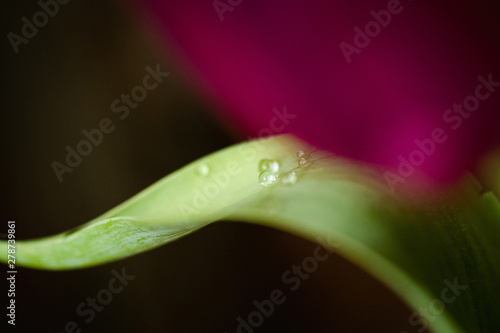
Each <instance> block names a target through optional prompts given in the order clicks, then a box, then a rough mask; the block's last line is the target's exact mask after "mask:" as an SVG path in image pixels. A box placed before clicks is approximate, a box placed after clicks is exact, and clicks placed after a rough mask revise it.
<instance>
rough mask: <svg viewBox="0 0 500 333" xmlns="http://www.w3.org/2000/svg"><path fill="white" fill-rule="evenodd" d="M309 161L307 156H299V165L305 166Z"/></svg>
mask: <svg viewBox="0 0 500 333" xmlns="http://www.w3.org/2000/svg"><path fill="white" fill-rule="evenodd" d="M308 162H309V161H308V160H307V158H304V157H301V158H299V167H303V166H305V165H306V164H307V163H308Z"/></svg>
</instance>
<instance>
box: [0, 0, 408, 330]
mask: <svg viewBox="0 0 500 333" xmlns="http://www.w3.org/2000/svg"><path fill="white" fill-rule="evenodd" d="M1 6H2V9H1V12H2V20H1V25H2V33H3V35H4V36H5V37H4V38H3V42H2V43H1V48H2V72H3V82H4V84H3V87H4V88H3V89H2V100H3V103H2V105H3V111H2V124H3V130H2V142H4V152H5V154H3V157H2V163H1V167H2V180H3V188H2V198H3V200H2V219H1V221H0V223H1V224H2V225H1V227H0V233H6V230H7V221H8V220H15V221H16V223H17V227H16V232H17V233H16V235H17V239H28V238H36V237H42V236H48V235H52V234H55V233H59V232H62V231H65V230H68V229H71V228H73V227H76V226H78V225H80V224H82V223H84V222H86V221H88V220H90V219H92V218H94V217H96V216H97V215H99V214H101V213H103V212H105V211H107V210H108V209H111V208H112V207H114V206H115V205H117V204H119V203H121V202H122V201H124V200H125V199H127V198H129V197H131V196H132V195H134V194H135V193H137V192H138V191H140V190H142V189H144V188H145V187H147V186H149V185H151V184H152V183H154V182H155V181H157V180H158V179H160V178H162V177H163V176H165V175H167V174H169V173H171V172H173V171H175V170H177V169H178V168H180V167H182V166H184V165H185V164H187V163H189V162H191V161H193V160H195V159H197V158H199V157H202V156H204V155H206V154H208V153H210V152H213V151H216V150H218V149H221V148H223V147H226V146H228V145H230V144H232V143H235V142H238V141H241V140H242V139H243V138H244V137H245V136H244V135H243V134H238V133H234V132H233V130H232V129H230V128H228V127H227V126H226V125H223V121H221V120H219V119H216V118H215V117H213V116H212V114H211V112H210V110H208V109H207V107H206V106H204V103H203V101H202V100H200V99H199V98H197V97H196V96H195V95H194V93H193V92H192V91H190V89H189V87H188V85H187V84H186V81H185V79H184V78H183V77H182V76H181V75H180V73H181V71H180V70H179V68H178V67H179V66H178V64H175V63H174V62H173V61H172V60H171V57H170V54H169V51H168V49H166V48H165V46H163V45H160V43H159V42H158V41H157V39H156V38H155V36H154V35H152V34H151V33H150V32H149V31H147V30H146V29H145V24H144V22H141V21H140V19H139V17H136V16H135V15H134V13H133V11H132V10H130V8H129V7H128V6H126V5H124V4H123V3H121V2H118V1H108V0H104V1H96V0H91V1H76V0H75V1H70V2H69V3H68V4H66V5H60V8H59V12H58V13H57V15H55V16H54V17H53V18H49V20H48V23H47V24H46V25H45V26H44V27H42V28H39V31H38V33H37V34H36V36H34V37H33V38H31V39H30V40H29V42H28V43H27V44H20V45H19V52H18V53H17V54H16V53H15V52H14V50H13V48H12V46H11V43H10V42H9V39H8V33H9V32H13V33H15V34H18V35H21V27H22V25H23V22H22V21H21V18H22V17H23V16H26V17H28V18H29V20H30V21H32V19H31V18H32V16H33V14H34V13H36V12H37V11H39V10H40V6H39V5H38V4H37V3H36V2H35V1H3V2H2V5H1ZM157 64H160V68H161V69H162V70H164V71H166V72H170V76H169V77H167V78H166V79H165V80H164V82H162V83H161V84H160V85H159V86H158V87H157V88H156V89H155V90H153V91H151V92H149V94H148V96H147V98H146V99H145V100H144V101H143V102H142V103H140V105H139V106H138V107H137V108H136V109H134V110H131V112H130V115H129V116H128V117H127V118H126V119H124V120H120V119H119V118H118V114H116V113H113V112H112V111H111V109H110V105H111V103H112V101H113V100H115V99H116V98H119V97H120V95H121V94H122V93H130V90H131V89H132V88H133V87H135V86H136V85H139V84H141V83H142V79H143V77H144V76H145V74H146V71H145V67H146V66H151V67H152V68H155V67H156V65H157ZM103 118H110V119H112V121H113V124H114V125H115V126H116V128H115V130H114V131H113V132H112V133H110V134H105V135H104V138H103V141H102V143H101V144H100V145H99V146H97V147H94V149H93V152H92V153H91V154H90V155H89V156H87V157H84V158H83V161H82V163H81V164H80V165H79V166H77V167H76V168H74V171H73V172H72V173H65V174H64V175H63V181H62V182H59V181H58V179H57V177H56V175H55V173H54V171H53V169H52V167H51V163H52V162H53V161H58V162H61V163H64V159H65V156H66V151H65V146H66V145H70V146H71V147H73V148H74V147H75V146H76V145H77V143H78V142H79V141H80V140H82V139H83V138H84V137H83V135H82V133H81V131H82V130H83V129H87V130H91V129H93V128H96V127H97V126H98V123H99V121H100V120H101V119H103ZM315 246H316V245H315V244H313V243H310V242H308V241H305V240H303V239H300V238H297V237H294V236H292V235H288V234H285V233H283V232H280V231H276V230H271V229H267V228H263V227H259V226H253V225H247V224H242V223H233V222H222V223H217V224H213V225H211V226H209V227H206V228H204V229H202V230H200V231H198V232H196V233H194V234H192V235H190V236H188V237H186V238H183V239H181V240H179V241H177V242H174V243H172V244H168V245H166V246H163V247H161V248H159V249H156V250H153V251H150V252H147V253H144V254H141V255H137V256H134V257H132V258H129V259H126V260H122V261H119V262H114V263H111V264H108V265H104V266H100V267H95V268H89V269H84V270H76V271H64V272H48V271H37V270H30V269H23V268H18V275H17V287H16V288H17V292H16V304H17V316H16V326H15V328H13V327H12V326H10V325H7V323H6V321H7V319H6V316H5V310H3V311H2V316H1V318H2V327H7V331H9V332H10V331H17V332H54V333H55V332H65V325H66V323H67V322H69V321H75V322H76V323H77V324H78V327H79V329H81V330H82V332H219V333H224V332H228V333H232V332H236V328H237V326H238V323H237V321H236V318H237V317H238V316H242V317H244V318H246V317H247V316H248V314H249V313H250V312H252V311H254V310H255V308H254V305H253V304H252V302H253V301H254V300H258V301H262V300H264V299H268V298H269V294H270V292H271V291H272V290H273V289H276V288H280V289H284V285H283V282H282V281H281V276H282V274H283V273H284V272H285V271H286V270H288V269H289V268H290V266H291V265H293V264H299V263H301V262H302V260H303V259H304V258H305V257H308V256H310V255H311V254H312V252H313V250H314V248H315ZM2 267H3V270H4V271H6V270H7V268H6V266H2ZM123 267H125V270H126V272H127V274H129V275H133V276H135V277H136V278H135V279H134V280H133V281H131V282H130V283H129V285H128V286H127V287H126V288H125V289H124V290H123V292H121V293H119V294H117V295H115V296H114V298H113V300H112V302H111V303H110V304H109V305H107V306H106V307H105V308H104V310H103V311H102V312H100V313H97V315H96V317H95V319H94V320H93V321H92V322H91V323H89V324H87V323H85V322H84V319H85V318H84V317H81V316H79V315H77V313H76V312H75V310H76V308H77V306H78V305H79V304H80V303H82V302H85V300H86V298H87V297H95V296H96V294H97V293H98V292H99V291H100V290H101V289H103V288H106V287H107V285H108V282H109V280H110V279H111V278H112V277H113V275H112V273H111V272H112V270H113V269H115V270H117V271H121V270H122V268H123ZM6 275H7V273H5V272H4V273H2V276H5V277H6ZM4 281H5V280H4ZM2 286H3V287H2V288H5V289H4V290H3V291H2V294H4V295H5V293H6V291H7V284H6V283H5V282H4V283H3V284H2ZM286 296H287V300H286V302H285V303H284V304H283V305H280V306H278V307H277V308H276V309H275V312H274V314H273V315H272V316H271V317H270V318H266V320H265V321H264V323H263V324H262V326H260V327H259V328H258V329H255V332H367V331H370V332H396V333H399V332H401V331H404V330H406V331H408V332H416V330H415V327H412V326H410V324H409V323H408V317H409V316H410V314H411V313H412V311H411V310H410V309H408V308H407V307H406V306H405V305H404V304H403V303H402V302H401V301H400V300H399V299H398V298H397V296H395V295H394V294H393V293H392V292H390V291H389V290H388V289H387V288H386V287H384V286H382V285H381V284H380V283H379V282H377V281H375V280H374V279H372V278H371V277H370V276H368V275H367V274H366V273H364V272H362V271H361V270H360V269H358V268H357V267H355V266H353V265H352V264H351V263H349V262H347V261H346V260H344V259H342V258H340V257H338V256H336V255H334V256H332V257H331V258H330V259H328V260H327V261H326V262H323V263H321V265H320V267H319V269H318V270H317V271H316V272H314V273H313V274H311V277H310V278H309V279H308V280H306V281H304V282H303V283H302V285H301V287H300V288H299V289H298V290H297V291H295V292H293V293H290V292H288V293H287V294H286ZM4 297H5V296H4ZM2 299H3V300H4V301H3V302H4V304H2V305H1V307H2V308H3V309H5V307H6V306H7V303H6V298H2ZM69 331H71V330H69ZM2 332H5V330H4V329H2ZM75 332H78V330H75ZM243 332H245V331H243Z"/></svg>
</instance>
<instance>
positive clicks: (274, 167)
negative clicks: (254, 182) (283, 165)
mask: <svg viewBox="0 0 500 333" xmlns="http://www.w3.org/2000/svg"><path fill="white" fill-rule="evenodd" d="M279 169H280V164H279V163H278V161H275V160H270V159H268V158H265V159H263V160H260V162H259V171H260V172H263V171H271V172H273V173H275V172H278V171H279Z"/></svg>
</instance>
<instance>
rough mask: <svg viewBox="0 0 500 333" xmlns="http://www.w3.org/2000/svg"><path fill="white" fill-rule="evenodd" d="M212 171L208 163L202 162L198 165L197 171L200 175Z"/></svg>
mask: <svg viewBox="0 0 500 333" xmlns="http://www.w3.org/2000/svg"><path fill="white" fill-rule="evenodd" d="M209 172H210V168H209V167H208V165H206V164H200V165H198V167H196V173H197V174H198V175H200V176H206V175H208V174H209Z"/></svg>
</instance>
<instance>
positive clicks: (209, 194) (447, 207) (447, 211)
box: [0, 136, 500, 332]
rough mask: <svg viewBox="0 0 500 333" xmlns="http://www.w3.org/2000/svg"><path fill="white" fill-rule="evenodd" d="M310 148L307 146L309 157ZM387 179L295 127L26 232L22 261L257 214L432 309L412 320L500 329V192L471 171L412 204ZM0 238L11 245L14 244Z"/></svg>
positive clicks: (109, 256)
mask: <svg viewBox="0 0 500 333" xmlns="http://www.w3.org/2000/svg"><path fill="white" fill-rule="evenodd" d="M298 151H303V152H305V154H304V155H303V156H302V157H299V156H298V155H297V152H298ZM263 159H271V160H273V161H277V162H278V163H279V164H280V170H279V172H278V173H277V176H278V178H277V179H276V181H275V182H274V183H272V184H271V185H269V186H266V187H263V186H261V185H260V181H259V173H260V171H259V163H260V162H261V161H262V160H263ZM289 172H294V173H295V174H294V175H290V174H289ZM294 176H295V177H294ZM271 178H272V177H271ZM380 179H381V177H380V175H379V173H377V172H375V171H374V170H371V169H369V168H366V167H363V166H360V165H358V164H355V163H352V162H349V161H346V160H343V159H340V158H336V157H334V156H331V155H329V154H326V153H324V152H321V151H313V150H312V149H311V148H310V147H308V146H307V145H306V144H305V143H303V142H301V141H299V140H297V139H295V138H294V137H292V136H279V137H274V138H269V139H264V140H256V141H251V142H247V143H242V144H239V145H236V146H233V147H229V148H227V149H224V150H222V151H219V152H217V153H214V154H212V155H209V156H207V157H204V158H202V159H200V160H198V161H196V162H194V163H192V164H190V165H187V166H186V167H184V168H182V169H181V170H179V171H177V172H174V173H173V174H171V175H169V176H167V177H165V178H163V179H162V180H160V181H158V182H157V183H156V184H154V185H152V186H151V187H149V188H147V189H146V190H144V191H142V192H140V193H139V194H137V195H136V196H134V197H132V198H131V199H129V200H127V201H126V202H124V203H122V204H121V205H119V206H117V207H115V208H114V209H112V210H110V211H109V212H107V213H105V214H103V215H102V216H99V217H98V218H96V219H94V220H92V221H90V222H88V223H87V224H85V225H83V226H81V227H79V228H77V229H74V230H70V231H68V232H65V233H62V234H60V235H56V236H52V237H47V238H43V239H37V240H28V241H17V242H16V264H17V265H21V266H26V267H32V268H39V269H53V270H61V269H74V268H82V267H88V266H93V265H98V264H102V263H106V262H109V261H113V260H117V259H120V258H124V257H127V256H131V255H134V254H137V253H140V252H143V251H146V250H149V249H152V248H155V247H157V246H160V245H163V244H165V243H168V242H171V241H174V240H176V239H178V238H180V237H183V236H185V235H187V234H189V233H191V232H193V231H196V230H197V229H199V228H201V227H203V226H205V225H207V224H209V223H212V222H215V221H218V220H222V219H228V220H239V221H247V222H251V223H258V224H262V225H266V226H270V227H274V228H278V229H281V230H285V231H288V232H291V233H293V234H297V235H300V236H302V237H305V238H308V239H310V240H313V241H319V242H322V243H326V244H329V245H330V246H331V247H332V248H334V249H335V251H336V252H337V253H339V254H340V255H343V256H345V257H346V258H348V259H349V260H351V261H352V262H354V263H356V264H357V265H359V266H360V267H362V268H364V269H365V270H367V271H368V272H370V273H371V274H372V275H373V276H375V277H376V278H378V279H380V280H381V281H383V282H384V283H385V284H387V286H389V288H391V289H393V290H394V291H395V292H396V293H397V294H399V295H400V296H401V297H402V298H403V299H404V300H405V301H406V302H407V303H408V304H409V305H410V306H412V307H413V308H414V309H417V310H419V311H421V310H424V313H422V314H421V315H422V317H423V319H418V318H417V317H415V318H413V319H411V318H410V320H413V325H415V326H417V328H420V327H422V326H424V325H425V326H427V325H428V326H429V327H431V328H433V329H434V330H435V331H436V332H493V331H495V329H497V328H498V327H500V315H499V314H500V306H499V302H498V301H497V300H496V297H497V296H499V295H500V287H499V285H498V281H500V265H499V263H498V259H499V258H500V250H499V249H500V248H499V247H498V246H497V244H496V238H498V236H499V235H500V223H499V222H500V205H499V203H498V200H497V199H496V197H494V196H493V195H492V194H491V193H485V194H480V193H479V190H478V188H477V186H476V185H475V183H474V182H473V180H472V179H465V180H464V181H463V184H462V185H461V186H459V187H458V188H457V189H455V191H453V192H448V193H439V194H436V195H433V196H431V195H430V194H426V202H424V203H422V202H421V201H419V203H418V204H415V205H410V204H408V202H409V200H408V198H406V197H405V199H404V200H403V199H402V198H401V197H402V196H398V195H394V194H392V193H391V192H390V191H389V189H388V188H387V186H386V185H385V184H384V183H383V181H381V180H380ZM260 180H262V179H260ZM294 181H295V182H294ZM417 198H418V197H417V196H415V198H414V199H415V200H417ZM419 200H421V199H420V198H419ZM0 245H1V247H2V248H4V249H5V250H6V247H7V244H6V242H5V241H2V242H1V243H0ZM6 252H7V251H5V252H4V253H6ZM2 261H4V262H6V256H5V257H3V256H2ZM426 309H427V310H426ZM418 320H422V321H420V322H418ZM410 323H412V321H410Z"/></svg>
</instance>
